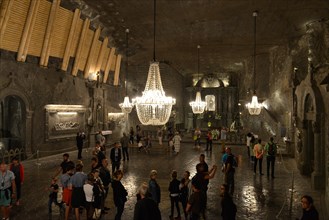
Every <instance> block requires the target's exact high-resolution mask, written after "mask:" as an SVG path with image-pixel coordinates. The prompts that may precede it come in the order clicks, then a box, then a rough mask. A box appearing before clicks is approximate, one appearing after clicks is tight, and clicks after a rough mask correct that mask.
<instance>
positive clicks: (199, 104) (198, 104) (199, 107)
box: [190, 45, 206, 114]
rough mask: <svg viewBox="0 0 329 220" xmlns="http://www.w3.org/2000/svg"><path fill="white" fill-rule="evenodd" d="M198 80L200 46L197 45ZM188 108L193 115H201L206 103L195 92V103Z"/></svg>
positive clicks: (199, 94)
mask: <svg viewBox="0 0 329 220" xmlns="http://www.w3.org/2000/svg"><path fill="white" fill-rule="evenodd" d="M197 48H198V78H199V72H200V71H199V70H200V59H199V58H200V56H199V51H200V45H198V47H197ZM190 106H191V107H192V111H193V114H202V113H203V112H204V109H205V107H206V102H203V101H202V99H201V92H199V91H198V92H197V93H196V96H195V101H193V102H190Z"/></svg>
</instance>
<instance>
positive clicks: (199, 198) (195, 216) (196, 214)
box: [185, 180, 206, 220]
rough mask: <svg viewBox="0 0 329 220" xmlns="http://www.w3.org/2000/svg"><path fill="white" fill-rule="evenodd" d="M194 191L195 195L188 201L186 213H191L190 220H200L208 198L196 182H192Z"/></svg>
mask: <svg viewBox="0 0 329 220" xmlns="http://www.w3.org/2000/svg"><path fill="white" fill-rule="evenodd" d="M192 190H193V193H192V194H191V196H190V198H189V199H188V203H187V205H186V210H185V211H186V212H187V213H190V220H200V216H201V214H202V213H203V210H204V208H205V203H206V197H205V194H204V193H202V192H201V186H200V183H199V182H198V181H196V180H192Z"/></svg>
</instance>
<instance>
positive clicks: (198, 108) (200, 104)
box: [190, 92, 207, 114]
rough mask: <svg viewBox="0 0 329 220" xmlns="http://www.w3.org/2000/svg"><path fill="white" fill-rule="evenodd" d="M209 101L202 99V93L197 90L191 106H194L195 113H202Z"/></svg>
mask: <svg viewBox="0 0 329 220" xmlns="http://www.w3.org/2000/svg"><path fill="white" fill-rule="evenodd" d="M206 105H207V103H206V102H204V101H202V99H201V93H200V92H197V93H196V95H195V101H193V102H190V106H191V107H192V111H193V114H202V113H203V112H204V109H205V107H206Z"/></svg>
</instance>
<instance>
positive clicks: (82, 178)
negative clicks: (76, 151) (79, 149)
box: [70, 163, 87, 220]
mask: <svg viewBox="0 0 329 220" xmlns="http://www.w3.org/2000/svg"><path fill="white" fill-rule="evenodd" d="M82 169H83V164H82V163H79V164H77V165H76V167H75V174H74V175H72V177H71V179H70V183H71V185H72V201H71V206H72V208H73V209H74V213H75V219H76V220H80V212H79V208H80V207H84V206H85V193H84V191H83V185H84V184H85V183H86V181H87V175H86V174H85V173H84V172H83V171H82Z"/></svg>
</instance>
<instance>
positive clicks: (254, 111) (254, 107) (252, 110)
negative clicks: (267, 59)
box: [246, 11, 263, 115]
mask: <svg viewBox="0 0 329 220" xmlns="http://www.w3.org/2000/svg"><path fill="white" fill-rule="evenodd" d="M252 15H253V17H254V57H253V58H254V60H253V65H254V72H253V81H254V94H253V96H252V99H251V102H250V103H248V104H247V105H246V106H247V108H248V111H249V114H250V115H259V114H260V112H261V111H262V107H263V105H262V104H260V103H258V98H257V95H256V86H255V81H256V19H257V15H258V12H257V11H254V12H253V14H252Z"/></svg>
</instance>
